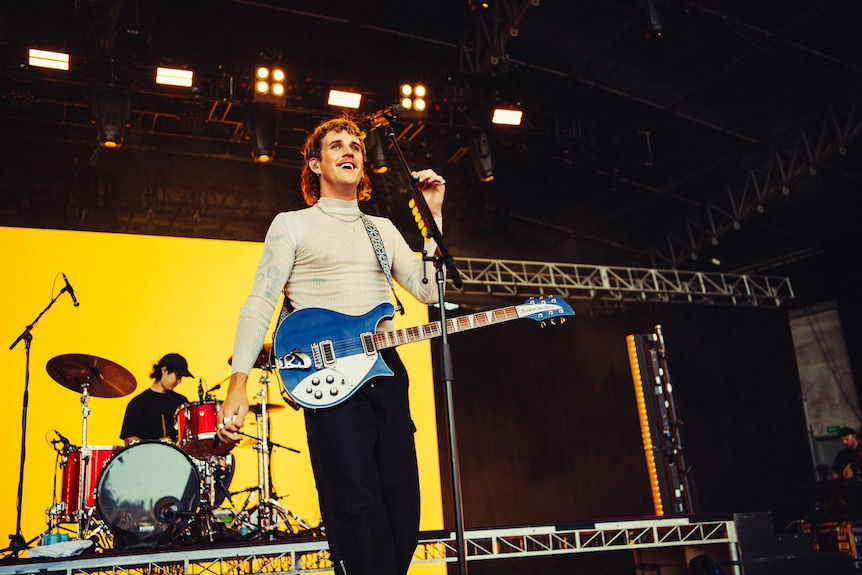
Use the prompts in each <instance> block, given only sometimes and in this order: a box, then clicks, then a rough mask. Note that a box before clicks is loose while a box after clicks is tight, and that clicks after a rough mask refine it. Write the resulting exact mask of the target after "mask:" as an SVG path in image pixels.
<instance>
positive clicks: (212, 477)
mask: <svg viewBox="0 0 862 575" xmlns="http://www.w3.org/2000/svg"><path fill="white" fill-rule="evenodd" d="M229 361H230V360H229ZM46 367H47V371H48V374H49V375H50V376H51V378H52V379H54V380H55V381H56V382H57V383H59V384H60V385H63V386H64V387H66V388H68V389H71V390H73V391H76V392H80V393H81V406H82V408H81V413H82V417H81V444H80V445H73V444H72V443H71V442H70V441H69V440H68V439H66V438H65V437H63V436H62V435H61V434H60V433H59V432H56V431H55V433H56V434H57V439H55V440H53V441H52V442H51V443H52V444H53V445H54V446H55V449H57V451H58V456H57V457H58V466H57V468H55V473H54V483H55V493H54V501H53V502H52V503H53V504H52V506H51V507H50V508H49V509H48V527H49V529H48V531H47V532H46V534H52V533H54V532H55V531H57V530H61V529H67V530H71V529H70V528H68V527H61V524H64V523H66V524H68V523H75V524H76V532H77V537H78V539H91V540H93V541H94V542H96V544H97V545H98V546H100V547H102V548H113V549H131V548H152V547H161V546H165V545H172V544H180V545H183V544H190V545H195V544H208V543H213V542H222V541H240V540H250V539H270V540H272V539H282V538H285V537H297V536H304V535H316V534H317V533H319V529H317V528H312V526H311V525H309V524H308V523H307V522H306V521H304V520H303V519H302V518H300V517H299V516H297V515H296V514H294V513H292V512H291V511H290V510H288V509H286V508H285V507H284V506H283V505H281V504H280V503H279V498H278V497H277V496H276V495H275V494H274V493H273V489H272V479H271V478H272V470H271V465H270V456H271V452H272V449H273V448H275V447H279V448H284V449H287V450H289V451H293V452H296V453H299V452H298V451H297V450H296V449H293V448H290V447H286V446H283V445H280V444H278V443H276V442H274V441H272V440H271V439H270V437H269V436H270V427H269V413H270V412H271V411H274V410H278V409H283V408H284V406H283V405H277V404H270V403H269V402H268V386H269V383H270V379H269V375H268V372H270V371H272V370H271V368H270V367H269V366H268V354H265V353H263V352H262V353H261V356H259V358H258V361H257V362H256V363H255V367H256V368H260V369H261V373H262V375H261V377H260V387H259V391H258V394H257V399H258V402H257V403H256V404H254V405H251V406H250V409H249V416H251V415H253V416H254V418H255V420H256V422H257V434H256V435H250V434H249V435H247V434H243V435H245V436H246V437H247V438H248V440H250V441H248V442H245V441H244V442H243V443H247V444H250V445H252V446H253V447H254V449H255V450H257V452H258V457H257V459H258V483H257V485H254V486H252V487H250V488H248V489H243V490H241V491H238V492H234V493H231V492H230V491H229V490H228V488H229V486H230V483H231V480H232V479H233V474H234V463H235V460H234V457H233V454H232V453H231V450H232V449H233V447H234V444H231V443H225V442H220V441H219V440H218V437H217V425H216V415H217V413H218V411H219V408H220V407H221V402H219V401H217V400H215V399H214V398H213V397H212V396H211V395H210V394H209V392H207V393H206V394H204V393H203V392H202V388H199V396H200V397H199V399H200V401H197V402H190V403H185V404H183V405H181V406H180V407H179V408H178V409H177V410H176V414H175V422H174V424H175V427H176V429H177V432H178V440H177V443H176V444H173V443H172V442H170V441H168V440H144V441H138V442H134V443H132V444H130V445H128V446H126V447H118V446H112V445H89V444H88V442H87V420H88V418H89V416H90V408H89V398H90V397H104V398H115V397H123V396H125V395H128V394H130V393H132V392H133V391H134V390H135V387H136V386H137V383H136V381H135V378H134V376H133V375H132V374H131V373H130V372H129V371H128V370H126V369H125V368H123V367H121V366H119V365H117V364H116V363H113V362H111V361H108V360H106V359H102V358H99V357H95V356H90V355H85V354H67V355H60V356H57V357H54V358H53V359H51V360H49V361H48V364H47V366H46ZM218 387H219V386H216V387H214V388H212V389H210V390H209V391H213V390H214V389H217V388H218ZM59 469H62V475H61V477H60V478H59V479H60V481H61V482H60V484H59V486H60V489H59V501H58V500H57V499H58V497H57V495H58V494H57V489H56V487H57V485H58V475H60V473H59ZM240 494H246V497H245V501H244V502H243V504H242V505H240V506H238V508H237V507H235V506H234V501H233V497H234V496H236V495H240ZM255 496H256V497H255ZM225 501H227V502H228V503H229V504H230V506H229V507H222V504H223V503H225Z"/></svg>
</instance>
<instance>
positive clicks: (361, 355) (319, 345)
mask: <svg viewBox="0 0 862 575" xmlns="http://www.w3.org/2000/svg"><path fill="white" fill-rule="evenodd" d="M394 313H395V308H394V307H393V306H392V304H391V303H382V304H380V305H378V306H377V307H375V308H374V309H372V310H371V311H369V312H368V313H366V314H364V315H360V316H351V315H345V314H342V313H338V312H334V311H329V310H325V309H321V308H305V309H301V310H298V311H295V312H293V313H291V314H290V315H288V316H287V317H286V318H285V319H284V321H283V322H281V325H279V326H278V329H276V332H275V337H274V338H273V345H272V353H273V357H272V363H273V365H275V367H276V368H278V372H279V375H280V376H281V382H282V384H283V385H284V389H285V391H286V392H287V394H288V395H289V396H290V397H291V399H293V400H294V401H296V403H298V404H299V405H301V406H303V407H306V408H311V409H320V408H324V407H332V406H334V405H338V404H339V403H341V402H342V401H344V400H345V399H347V398H348V397H350V396H351V395H352V394H353V393H354V392H356V391H357V390H358V389H359V388H360V387H361V386H362V384H363V383H365V382H366V381H368V380H369V379H371V378H372V377H375V376H378V375H392V371H391V370H390V369H389V367H387V365H386V363H385V362H384V361H383V359H382V358H381V357H380V354H379V353H378V351H380V350H381V349H387V348H390V347H395V346H397V345H401V344H403V343H413V342H416V341H422V340H425V339H430V338H432V337H440V336H441V335H443V332H442V331H441V329H440V327H441V326H440V322H439V321H437V322H432V323H426V324H424V325H420V326H417V327H409V328H406V329H396V330H393V331H387V332H380V333H377V332H376V329H377V325H378V324H379V323H380V322H381V321H382V320H384V319H391V318H392V315H393V314H394ZM569 315H575V312H574V311H573V310H572V308H571V307H570V306H569V304H567V303H566V302H565V301H563V300H562V299H560V298H558V297H546V298H542V299H529V300H527V301H526V302H525V303H524V304H522V305H516V306H509V307H504V308H500V309H496V310H491V311H485V312H480V313H474V314H470V315H465V316H460V317H456V318H452V319H447V320H446V330H447V333H457V332H460V331H466V330H469V329H474V328H477V327H483V326H486V325H492V324H495V323H502V322H506V321H511V320H514V319H520V318H530V319H533V320H536V321H540V322H542V324H543V326H544V323H545V322H550V323H557V318H560V320H559V322H560V323H562V322H564V321H565V316H569Z"/></svg>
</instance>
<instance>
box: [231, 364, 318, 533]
mask: <svg viewBox="0 0 862 575" xmlns="http://www.w3.org/2000/svg"><path fill="white" fill-rule="evenodd" d="M267 351H268V350H266V348H264V351H262V352H261V356H263V355H264V354H265V353H267ZM267 355H268V353H267ZM258 360H259V362H260V357H259V358H258ZM256 366H257V365H256ZM261 370H262V371H261V376H260V380H259V383H260V386H259V389H258V393H257V398H258V401H257V404H253V405H250V406H249V411H248V412H249V413H251V414H254V417H255V420H256V422H257V436H256V437H253V436H250V435H248V434H245V433H242V432H240V435H244V436H246V437H249V438H252V439H254V440H256V443H255V445H254V448H255V449H256V450H257V477H258V484H257V486H255V487H252V488H250V489H247V490H245V491H244V492H248V494H249V495H248V497H247V498H246V500H245V502H244V504H243V506H242V510H241V511H240V512H239V513H238V514H236V516H235V517H234V521H233V522H232V523H231V527H232V528H233V529H235V530H237V531H239V532H240V533H241V534H242V535H244V536H252V537H262V538H267V539H275V538H276V535H277V531H278V530H279V529H280V528H285V529H287V530H289V531H291V532H293V525H292V524H291V521H292V522H293V523H295V524H296V525H299V526H301V527H302V528H303V529H311V526H310V525H309V524H308V523H307V522H305V521H304V520H303V519H302V518H301V517H299V516H298V515H296V514H294V513H292V512H291V511H290V510H288V509H286V508H285V507H284V506H282V505H281V504H280V503H279V502H278V499H279V498H278V497H277V496H276V495H275V494H274V493H273V489H272V482H271V477H272V467H271V461H270V455H271V453H272V448H273V447H282V448H284V449H287V450H289V451H293V452H295V453H299V450H297V449H293V448H292V447H286V446H283V445H279V444H277V443H275V442H273V441H271V440H270V438H269V412H270V411H274V410H275V409H282V408H283V406H273V405H272V404H270V403H269V402H268V399H269V383H270V379H269V375H268V374H267V372H268V371H269V367H268V366H263V367H261ZM255 493H256V494H257V504H256V505H254V506H251V507H249V503H250V502H251V499H252V495H254V494H255Z"/></svg>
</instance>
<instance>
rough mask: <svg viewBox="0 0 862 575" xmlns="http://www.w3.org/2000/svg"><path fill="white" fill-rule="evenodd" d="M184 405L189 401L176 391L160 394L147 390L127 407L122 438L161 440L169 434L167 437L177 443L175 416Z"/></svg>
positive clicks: (121, 433) (121, 432)
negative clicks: (133, 437)
mask: <svg viewBox="0 0 862 575" xmlns="http://www.w3.org/2000/svg"><path fill="white" fill-rule="evenodd" d="M184 403H188V400H187V399H186V398H185V396H183V395H180V394H179V393H177V392H175V391H168V392H166V393H158V392H156V391H153V390H152V389H146V390H145V391H144V392H143V393H141V394H140V395H137V396H135V397H133V398H132V400H131V401H129V404H128V405H127V406H126V415H125V417H123V427H122V429H121V430H120V438H121V439H125V438H126V437H131V436H135V437H140V438H141V439H159V438H161V437H165V433H167V436H168V437H170V438H171V440H172V441H174V442H175V443H176V441H177V429H176V426H175V421H174V414H175V413H176V411H177V408H178V407H179V406H181V405H182V404H184ZM163 422H164V427H163ZM163 430H164V431H163Z"/></svg>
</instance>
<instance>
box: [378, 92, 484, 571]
mask: <svg viewBox="0 0 862 575" xmlns="http://www.w3.org/2000/svg"><path fill="white" fill-rule="evenodd" d="M390 110H392V109H391V108H390ZM392 111H394V110H392ZM383 117H384V118H385V120H384V119H380V120H378V121H379V122H380V126H381V127H382V126H384V125H385V126H386V137H387V138H388V139H389V140H390V141H391V142H392V148H393V149H394V150H395V153H396V154H397V156H398V160H399V162H400V163H401V166H402V167H403V168H404V171H405V173H406V174H407V179H408V180H409V181H410V182H411V185H410V190H411V193H412V195H413V201H412V202H411V207H412V208H413V210H414V212H416V216H417V218H416V222H417V223H421V224H422V225H420V229H423V233H424V234H425V235H426V236H427V237H428V238H432V239H434V240H435V241H436V243H437V250H436V252H435V253H434V255H433V256H431V257H429V256H428V255H427V254H424V253H423V256H422V259H423V260H425V261H432V262H434V267H435V269H436V273H435V278H436V281H437V290H438V301H439V303H440V334H441V339H440V341H441V345H440V369H441V372H442V377H443V381H444V384H445V388H446V421H447V423H448V433H449V457H450V464H451V467H452V496H453V500H454V511H455V535H456V544H457V549H458V572H459V573H460V574H461V575H466V573H467V545H466V542H465V539H464V517H463V504H462V500H461V467H460V464H459V460H458V444H457V442H456V440H455V438H456V435H455V404H454V402H453V400H452V383H453V369H452V352H451V349H450V347H449V337H448V330H447V329H446V308H445V306H444V305H443V302H444V301H445V298H444V295H445V283H446V274H445V273H444V266H445V269H446V271H448V273H449V278H450V279H451V280H452V283H453V284H454V285H455V287H457V288H460V287H461V285H462V282H461V274H460V272H458V268H457V267H455V262H454V261H453V259H452V255H451V254H450V253H449V250H448V249H447V248H446V244H445V242H444V241H443V234H442V233H441V232H440V229H439V228H438V227H437V224H436V222H435V221H434V217H433V216H432V215H431V209H430V208H429V207H428V203H427V202H426V201H425V196H423V195H422V191H421V190H420V189H419V186H418V185H417V184H418V182H417V181H416V180H415V179H414V178H413V170H411V169H410V165H409V164H408V163H407V159H406V158H405V157H404V153H403V152H402V150H401V147H400V146H399V145H398V140H397V139H396V137H395V131H394V130H393V129H392V122H393V121H394V120H395V115H394V113H393V114H389V113H384V114H383ZM420 218H421V222H420Z"/></svg>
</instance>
